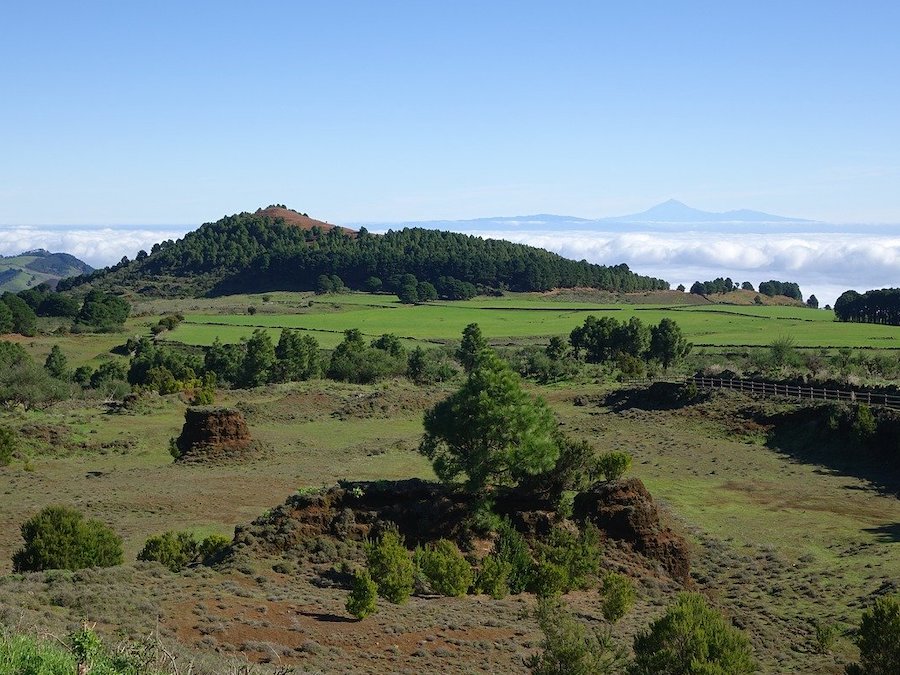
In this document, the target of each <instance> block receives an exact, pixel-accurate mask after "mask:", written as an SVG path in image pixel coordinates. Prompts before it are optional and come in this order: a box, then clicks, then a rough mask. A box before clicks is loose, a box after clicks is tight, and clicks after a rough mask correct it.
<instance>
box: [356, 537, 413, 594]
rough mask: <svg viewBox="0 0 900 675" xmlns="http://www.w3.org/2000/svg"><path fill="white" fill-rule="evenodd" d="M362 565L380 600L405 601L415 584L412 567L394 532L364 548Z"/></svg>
mask: <svg viewBox="0 0 900 675" xmlns="http://www.w3.org/2000/svg"><path fill="white" fill-rule="evenodd" d="M366 563H367V565H368V567H369V573H370V574H371V575H372V579H374V580H375V583H376V584H377V585H378V594H379V595H380V596H381V597H383V598H385V599H386V600H388V601H389V602H393V603H395V604H402V603H404V602H406V601H407V600H408V599H409V596H410V595H412V591H413V583H414V581H415V566H414V565H413V562H412V559H411V558H410V555H409V551H407V550H406V546H404V544H403V539H402V537H401V536H400V535H399V534H398V533H397V532H396V531H394V530H387V531H385V532H384V533H383V534H382V535H381V537H379V538H378V541H376V542H369V543H367V544H366Z"/></svg>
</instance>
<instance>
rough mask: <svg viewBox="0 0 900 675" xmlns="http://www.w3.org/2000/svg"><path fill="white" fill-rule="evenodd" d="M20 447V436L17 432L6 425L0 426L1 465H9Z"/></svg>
mask: <svg viewBox="0 0 900 675" xmlns="http://www.w3.org/2000/svg"><path fill="white" fill-rule="evenodd" d="M18 449H19V437H18V436H17V435H16V432H15V431H13V430H12V429H8V428H6V427H0V466H6V465H8V464H9V463H10V462H11V461H12V457H13V454H14V453H15V452H16V450H18Z"/></svg>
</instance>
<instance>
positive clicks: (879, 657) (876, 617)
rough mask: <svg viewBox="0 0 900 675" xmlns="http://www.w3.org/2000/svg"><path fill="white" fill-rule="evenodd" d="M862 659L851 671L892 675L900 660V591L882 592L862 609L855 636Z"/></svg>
mask: <svg viewBox="0 0 900 675" xmlns="http://www.w3.org/2000/svg"><path fill="white" fill-rule="evenodd" d="M856 646H857V647H859V663H854V664H851V665H849V666H847V673H848V675H863V674H865V675H891V674H892V673H896V672H897V664H900V595H895V596H893V597H890V596H882V597H880V598H877V599H876V600H875V604H874V605H873V606H872V607H871V609H867V610H866V611H865V612H863V615H862V621H861V622H860V625H859V633H858V635H857V638H856Z"/></svg>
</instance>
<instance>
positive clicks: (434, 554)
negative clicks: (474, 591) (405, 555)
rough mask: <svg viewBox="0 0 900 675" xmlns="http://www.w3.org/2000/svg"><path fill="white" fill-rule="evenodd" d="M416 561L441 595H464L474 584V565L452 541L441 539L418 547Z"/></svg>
mask: <svg viewBox="0 0 900 675" xmlns="http://www.w3.org/2000/svg"><path fill="white" fill-rule="evenodd" d="M415 563H416V566H417V567H418V568H419V569H420V570H421V571H422V573H423V574H424V575H425V577H426V578H427V579H428V581H429V583H430V584H431V587H432V588H433V589H434V590H435V591H436V592H437V593H440V594H441V595H447V596H462V595H465V594H466V593H467V592H468V591H469V588H470V587H471V586H472V566H471V565H470V564H469V562H468V561H467V560H466V559H465V558H464V557H463V554H462V553H460V551H459V548H457V546H456V544H454V543H453V542H452V541H448V540H447V539H439V540H438V541H436V542H434V543H430V544H428V545H427V546H425V548H418V549H416V553H415Z"/></svg>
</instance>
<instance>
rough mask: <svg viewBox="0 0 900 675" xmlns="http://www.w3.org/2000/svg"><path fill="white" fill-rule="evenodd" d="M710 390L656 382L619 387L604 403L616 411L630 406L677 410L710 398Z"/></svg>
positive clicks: (643, 408)
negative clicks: (700, 390) (690, 388)
mask: <svg viewBox="0 0 900 675" xmlns="http://www.w3.org/2000/svg"><path fill="white" fill-rule="evenodd" d="M709 398H710V396H709V393H708V392H697V391H696V389H694V390H693V391H689V390H688V389H687V388H686V387H685V386H684V385H683V384H677V383H673V382H654V383H653V384H651V385H650V386H649V387H635V388H629V389H617V390H615V391H612V392H610V393H609V394H607V396H606V398H605V399H604V401H603V405H605V406H608V407H609V408H610V409H612V410H613V411H614V412H621V411H623V410H627V409H629V408H638V409H640V410H677V409H678V408H684V407H685V406H688V405H694V404H697V403H703V402H704V401H707V400H709Z"/></svg>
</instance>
